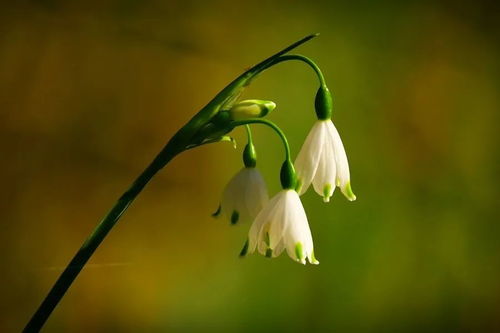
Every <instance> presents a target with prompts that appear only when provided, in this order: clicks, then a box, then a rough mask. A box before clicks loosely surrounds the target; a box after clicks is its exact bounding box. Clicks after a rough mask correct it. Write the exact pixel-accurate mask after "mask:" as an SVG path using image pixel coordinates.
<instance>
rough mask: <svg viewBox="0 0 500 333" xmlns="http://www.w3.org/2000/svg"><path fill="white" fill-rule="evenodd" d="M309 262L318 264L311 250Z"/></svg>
mask: <svg viewBox="0 0 500 333" xmlns="http://www.w3.org/2000/svg"><path fill="white" fill-rule="evenodd" d="M310 262H311V264H313V265H319V261H318V260H317V259H316V257H315V256H314V251H312V252H311V258H310Z"/></svg>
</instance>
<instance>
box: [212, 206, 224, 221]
mask: <svg viewBox="0 0 500 333" xmlns="http://www.w3.org/2000/svg"><path fill="white" fill-rule="evenodd" d="M221 210H222V207H221V205H220V204H219V207H217V210H216V211H215V212H213V213H212V217H215V218H217V217H219V215H220V212H221Z"/></svg>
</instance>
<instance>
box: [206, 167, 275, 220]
mask: <svg viewBox="0 0 500 333" xmlns="http://www.w3.org/2000/svg"><path fill="white" fill-rule="evenodd" d="M268 200H269V197H268V195H267V187H266V183H265V181H264V179H263V178H262V176H261V174H260V172H259V171H258V170H257V169H256V168H253V167H245V168H243V169H241V170H240V171H239V172H238V173H237V174H236V175H234V177H233V178H232V179H231V180H230V181H229V183H228V184H227V185H226V188H225V189H224V193H223V194H222V202H221V204H220V206H219V209H218V210H217V212H215V213H214V214H213V216H214V217H217V216H218V215H219V214H220V213H222V214H223V215H224V216H225V217H226V218H227V219H228V220H229V221H231V223H232V224H235V223H237V222H238V221H244V222H245V221H248V222H250V221H252V220H253V219H254V218H255V217H256V216H257V214H258V213H259V212H260V210H261V209H262V207H263V206H264V204H265V203H266V202H267V201H268Z"/></svg>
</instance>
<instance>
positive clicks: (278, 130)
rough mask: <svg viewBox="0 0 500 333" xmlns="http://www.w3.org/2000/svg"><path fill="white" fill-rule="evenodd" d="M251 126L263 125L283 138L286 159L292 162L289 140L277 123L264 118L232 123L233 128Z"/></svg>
mask: <svg viewBox="0 0 500 333" xmlns="http://www.w3.org/2000/svg"><path fill="white" fill-rule="evenodd" d="M249 124H263V125H266V126H269V127H271V128H272V129H273V130H274V131H275V132H276V133H277V134H278V135H279V137H280V138H281V141H282V142H283V146H284V147H285V159H286V160H287V161H291V159H290V155H291V154H290V146H289V145H288V140H287V139H286V136H285V133H283V131H282V130H281V128H279V127H278V125H276V124H275V123H273V122H272V121H270V120H267V119H262V118H250V119H244V120H237V121H233V122H231V124H230V125H231V126H232V127H237V126H242V125H249Z"/></svg>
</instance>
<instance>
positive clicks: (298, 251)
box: [295, 242, 304, 262]
mask: <svg viewBox="0 0 500 333" xmlns="http://www.w3.org/2000/svg"><path fill="white" fill-rule="evenodd" d="M295 256H296V257H297V260H298V261H300V262H303V261H304V247H303V246H302V243H301V242H298V243H297V244H295Z"/></svg>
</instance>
